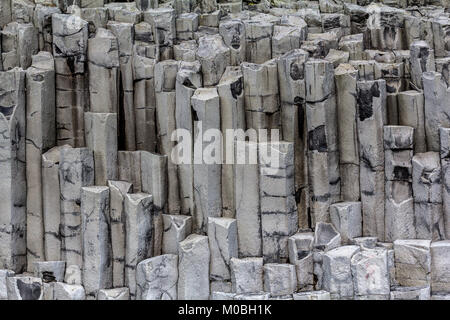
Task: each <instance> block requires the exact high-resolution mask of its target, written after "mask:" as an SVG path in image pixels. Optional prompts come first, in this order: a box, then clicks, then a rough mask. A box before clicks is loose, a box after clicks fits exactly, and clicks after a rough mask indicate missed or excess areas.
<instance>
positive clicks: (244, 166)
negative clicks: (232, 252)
mask: <svg viewBox="0 0 450 320" xmlns="http://www.w3.org/2000/svg"><path fill="white" fill-rule="evenodd" d="M235 146H236V148H235V160H236V162H235V163H236V164H235V178H236V180H235V201H236V223H237V230H238V244H239V246H238V247H239V248H238V249H239V257H260V256H261V255H262V238H261V211H260V198H259V183H258V181H259V166H258V164H257V157H258V144H257V143H254V142H243V141H237V142H236V145H235ZM240 146H241V147H240ZM239 148H241V149H239ZM240 156H242V157H244V156H245V159H249V161H250V159H253V161H254V162H245V161H240V162H239V161H238V157H240ZM243 160H244V159H243Z"/></svg>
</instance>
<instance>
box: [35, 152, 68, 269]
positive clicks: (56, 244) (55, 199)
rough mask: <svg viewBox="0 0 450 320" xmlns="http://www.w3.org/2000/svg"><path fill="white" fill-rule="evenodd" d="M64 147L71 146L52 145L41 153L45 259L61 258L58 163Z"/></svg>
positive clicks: (56, 259) (58, 259)
mask: <svg viewBox="0 0 450 320" xmlns="http://www.w3.org/2000/svg"><path fill="white" fill-rule="evenodd" d="M64 148H71V147H70V146H69V145H63V146H58V147H54V148H52V149H50V150H48V151H47V152H46V153H44V154H43V155H42V216H43V220H44V256H45V260H46V261H60V260H61V230H60V224H61V201H60V197H59V195H60V194H61V189H60V183H59V163H60V151H61V149H64ZM55 195H56V196H55Z"/></svg>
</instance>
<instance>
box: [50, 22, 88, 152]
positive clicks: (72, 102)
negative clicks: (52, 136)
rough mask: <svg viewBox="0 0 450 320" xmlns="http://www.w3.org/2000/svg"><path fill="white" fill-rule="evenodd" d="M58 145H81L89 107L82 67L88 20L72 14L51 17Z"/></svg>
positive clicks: (84, 56)
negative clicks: (84, 117) (85, 112)
mask: <svg viewBox="0 0 450 320" xmlns="http://www.w3.org/2000/svg"><path fill="white" fill-rule="evenodd" d="M52 30H53V57H54V58H55V72H56V78H55V85H56V138H57V144H58V145H63V144H69V145H71V146H72V147H74V148H75V147H83V146H84V119H83V113H84V111H87V110H89V109H88V107H87V106H88V105H89V99H88V79H87V77H88V75H87V72H86V71H87V70H86V66H85V62H86V60H87V59H86V50H87V41H88V23H87V22H86V21H84V20H82V19H81V18H80V17H77V16H75V15H66V14H54V15H53V16H52Z"/></svg>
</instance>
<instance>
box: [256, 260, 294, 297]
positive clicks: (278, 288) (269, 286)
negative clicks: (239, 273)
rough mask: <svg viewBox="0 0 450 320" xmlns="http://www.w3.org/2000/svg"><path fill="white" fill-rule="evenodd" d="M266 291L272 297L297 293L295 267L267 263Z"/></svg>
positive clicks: (265, 268)
mask: <svg viewBox="0 0 450 320" xmlns="http://www.w3.org/2000/svg"><path fill="white" fill-rule="evenodd" d="M264 291H267V292H270V295H271V296H272V297H279V296H284V295H290V294H293V293H294V292H295V291H297V276H296V272H295V267H294V265H292V264H287V263H267V264H265V265H264Z"/></svg>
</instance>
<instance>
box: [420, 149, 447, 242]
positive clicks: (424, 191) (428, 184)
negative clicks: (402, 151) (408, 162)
mask: <svg viewBox="0 0 450 320" xmlns="http://www.w3.org/2000/svg"><path fill="white" fill-rule="evenodd" d="M412 165H413V180H412V181H413V193H414V215H415V228H416V238H417V239H428V240H432V241H437V240H442V239H444V236H445V235H444V219H443V212H442V177H441V164H440V158H439V153H438V152H426V153H416V154H415V155H414V157H413V159H412Z"/></svg>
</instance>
